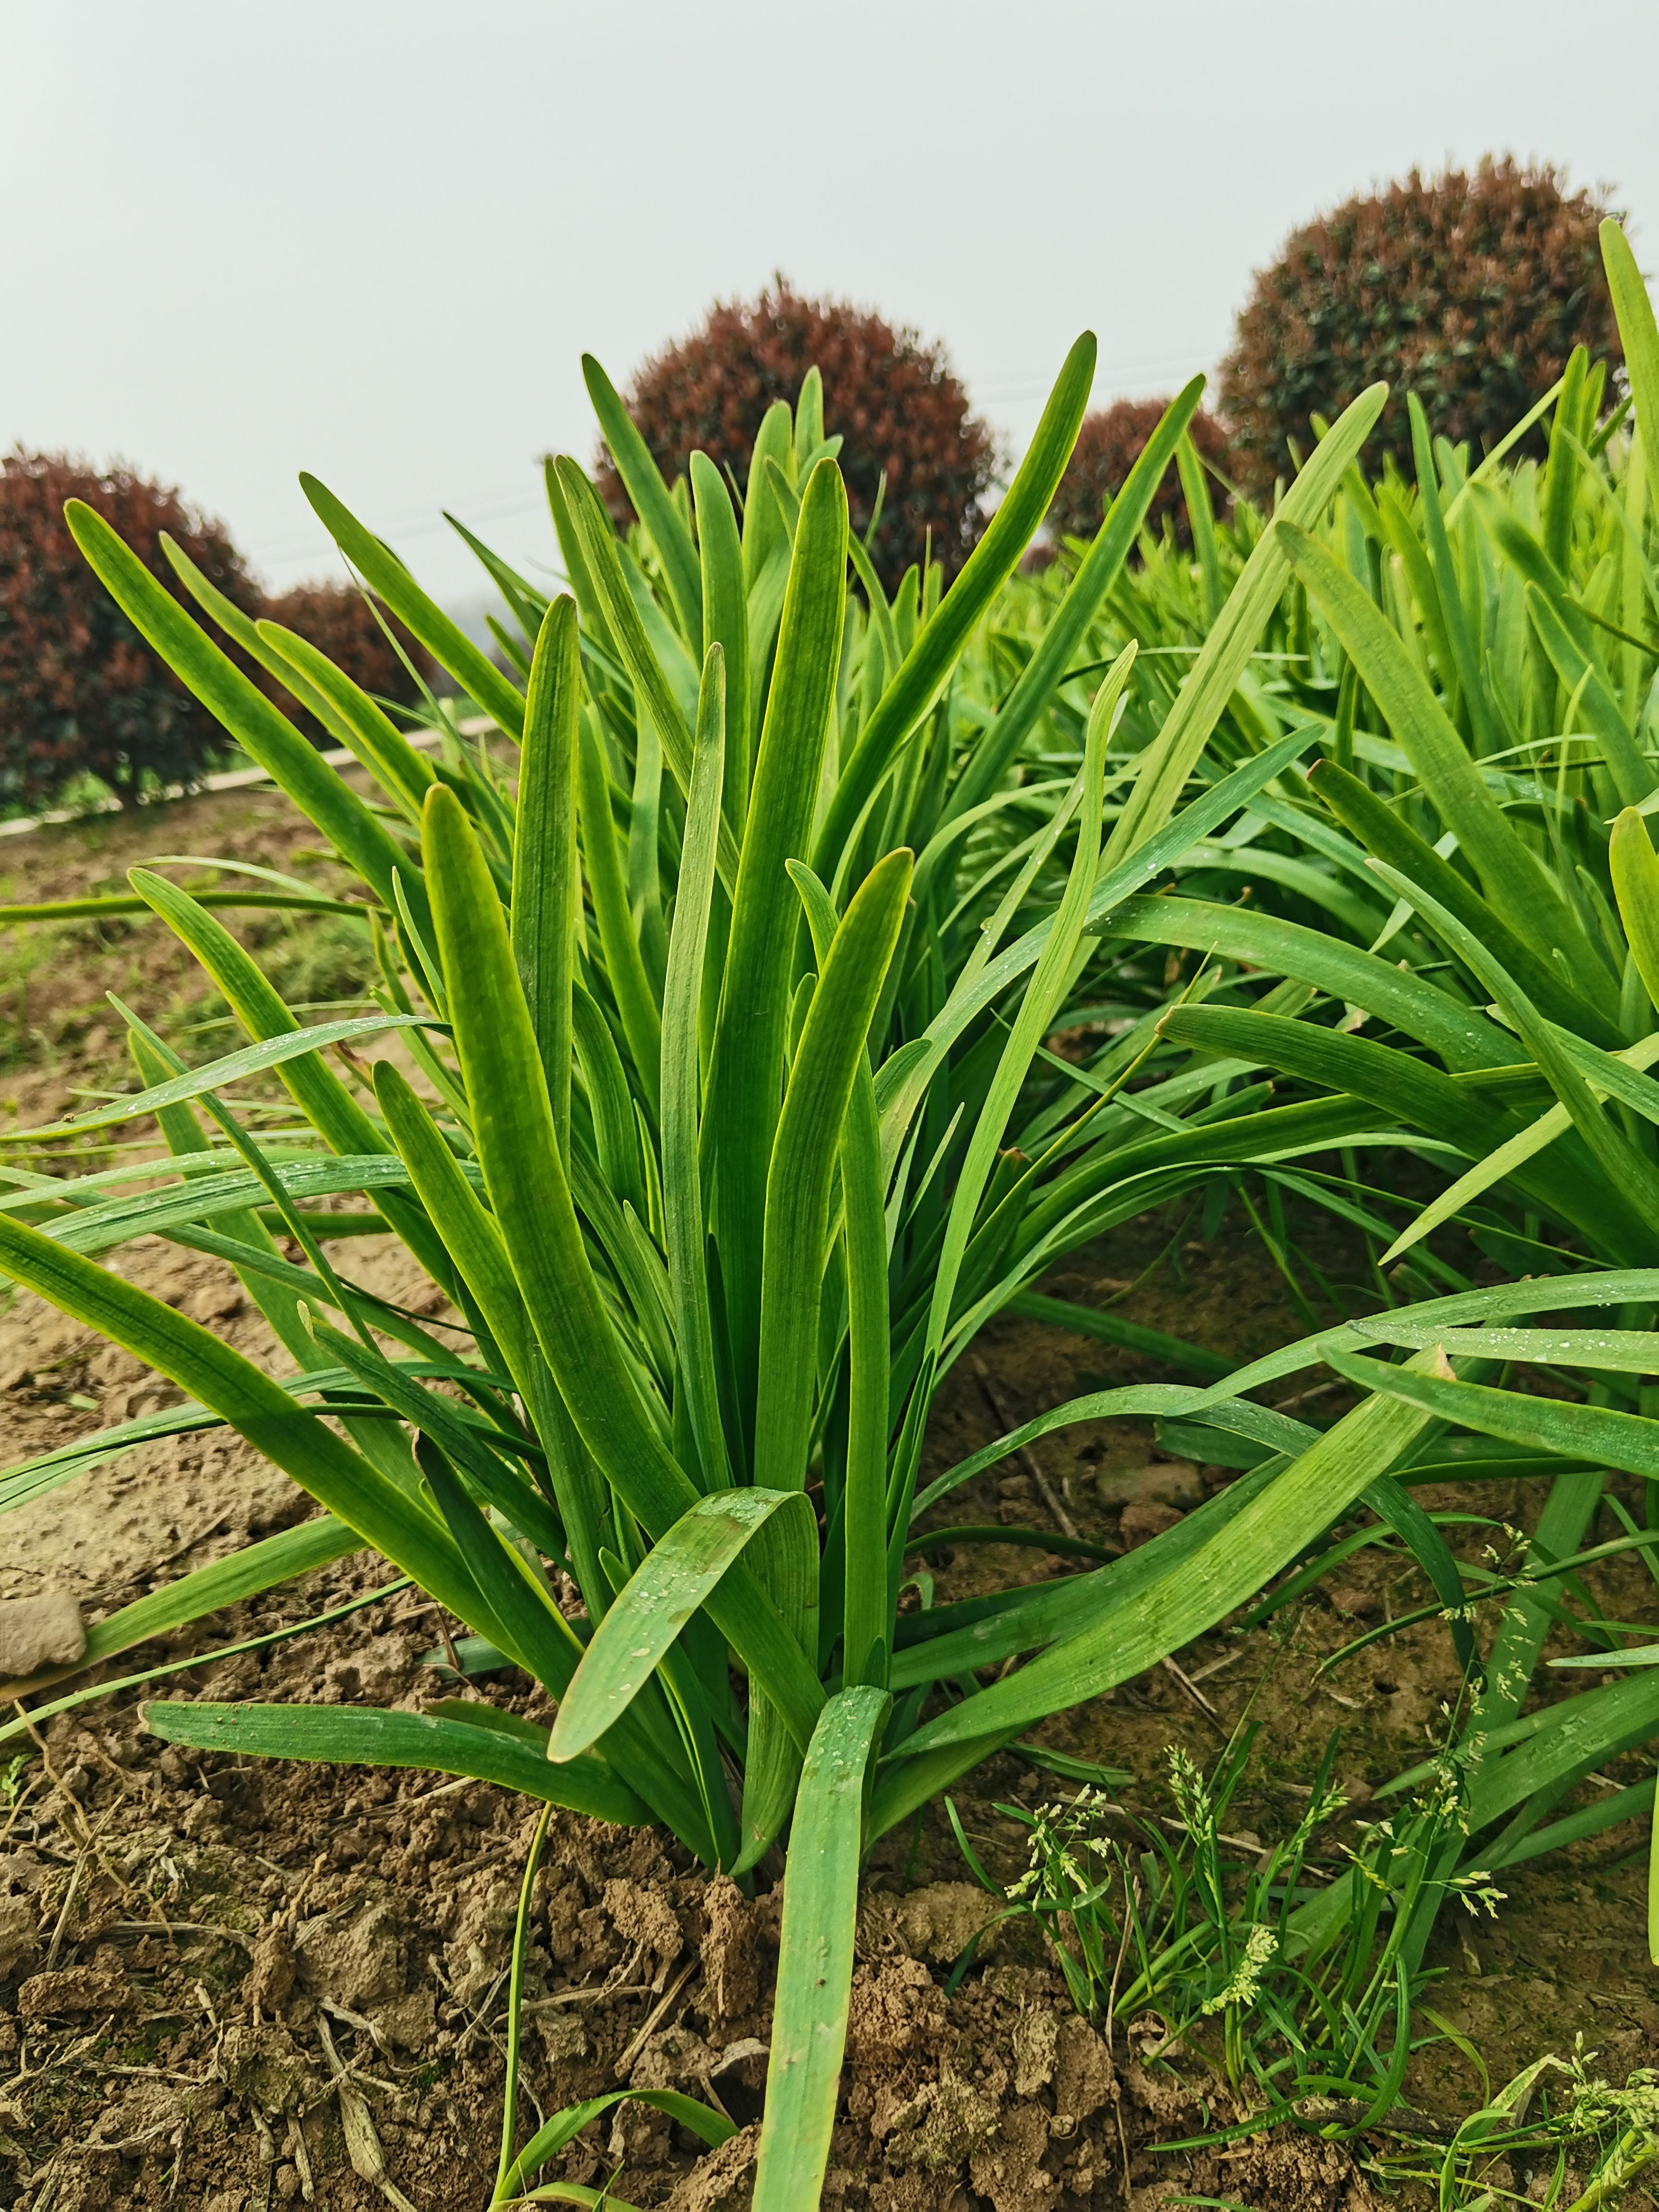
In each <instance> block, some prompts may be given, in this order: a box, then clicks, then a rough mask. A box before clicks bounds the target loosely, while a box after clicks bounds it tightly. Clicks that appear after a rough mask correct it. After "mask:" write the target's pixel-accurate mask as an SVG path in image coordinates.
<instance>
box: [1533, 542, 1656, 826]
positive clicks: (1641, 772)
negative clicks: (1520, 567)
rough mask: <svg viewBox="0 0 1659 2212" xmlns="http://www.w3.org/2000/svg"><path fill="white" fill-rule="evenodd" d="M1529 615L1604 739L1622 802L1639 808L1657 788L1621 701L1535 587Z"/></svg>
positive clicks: (1558, 669)
mask: <svg viewBox="0 0 1659 2212" xmlns="http://www.w3.org/2000/svg"><path fill="white" fill-rule="evenodd" d="M1527 612H1528V614H1529V615H1530V616H1531V617H1532V625H1533V628H1534V629H1535V630H1536V631H1537V633H1538V636H1539V641H1540V642H1541V644H1542V646H1543V647H1544V650H1545V652H1546V653H1548V655H1549V657H1550V661H1551V664H1552V665H1553V668H1554V670H1555V672H1556V674H1557V675H1558V676H1559V678H1560V679H1561V681H1562V683H1563V684H1565V686H1566V687H1567V690H1569V691H1570V692H1571V694H1572V696H1573V697H1574V698H1575V699H1576V700H1577V702H1578V711H1579V713H1580V714H1582V715H1583V718H1584V720H1585V721H1586V722H1587V723H1588V724H1589V727H1590V728H1591V729H1592V730H1593V731H1594V732H1595V735H1596V736H1597V737H1598V738H1600V739H1601V751H1602V757H1603V758H1604V759H1605V760H1606V762H1607V767H1608V769H1610V771H1611V772H1612V775H1613V782H1614V784H1615V786H1616V787H1617V788H1618V792H1619V798H1620V804H1621V805H1625V806H1639V805H1641V803H1642V801H1643V800H1644V799H1646V798H1648V797H1649V796H1650V793H1652V791H1653V789H1654V775H1653V770H1652V769H1651V768H1650V766H1649V764H1648V762H1647V760H1646V758H1645V757H1644V754H1643V752H1642V750H1641V748H1640V747H1639V745H1638V744H1637V743H1636V741H1635V740H1634V738H1632V736H1631V733H1630V730H1629V728H1628V726H1626V721H1625V717H1624V714H1623V711H1622V709H1621V708H1620V705H1619V702H1618V701H1617V700H1616V699H1615V698H1614V697H1613V693H1612V692H1611V691H1610V690H1608V688H1607V678H1605V677H1604V676H1603V675H1602V673H1601V670H1600V669H1599V668H1598V667H1597V665H1596V664H1595V656H1594V655H1593V654H1592V653H1587V652H1585V650H1584V649H1583V647H1582V646H1581V645H1579V643H1578V642H1577V640H1576V639H1575V638H1574V636H1573V635H1572V633H1571V630H1570V629H1568V628H1567V625H1566V623H1565V622H1563V620H1562V619H1561V616H1560V613H1559V610H1558V609H1557V607H1556V606H1555V605H1554V604H1553V601H1552V600H1551V599H1550V598H1549V596H1548V595H1547V593H1546V592H1541V590H1540V589H1539V587H1538V586H1537V585H1536V584H1528V586H1527Z"/></svg>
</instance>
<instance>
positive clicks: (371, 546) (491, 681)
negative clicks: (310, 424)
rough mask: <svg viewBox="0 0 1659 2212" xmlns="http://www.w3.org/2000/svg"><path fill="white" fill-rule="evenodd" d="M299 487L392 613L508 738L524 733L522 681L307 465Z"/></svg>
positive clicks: (354, 565)
mask: <svg viewBox="0 0 1659 2212" xmlns="http://www.w3.org/2000/svg"><path fill="white" fill-rule="evenodd" d="M300 489H301V491H302V492H303V493H304V494H305V495H306V497H307V500H308V501H310V502H311V506H312V509H313V513H315V514H316V517H317V520H319V522H320V523H321V524H322V526H323V527H324V529H325V530H326V531H327V532H328V534H329V536H330V537H331V538H332V539H333V540H334V542H335V544H337V546H338V547H339V549H340V550H341V552H342V553H343V554H344V555H345V556H346V558H347V560H348V561H349V562H350V563H351V565H352V567H353V568H355V569H356V571H357V574H359V575H360V576H361V577H362V579H363V580H364V582H365V583H367V584H368V585H369V586H371V588H372V589H373V590H374V591H375V592H378V593H379V595H380V598H381V599H384V600H385V601H386V605H387V606H389V607H390V608H391V609H392V612H393V614H395V615H396V616H398V618H399V620H400V621H402V622H404V623H406V624H407V625H408V627H409V628H410V629H411V630H413V632H414V633H415V635H416V637H417V638H419V640H420V641H421V643H422V645H423V646H424V647H426V649H427V651H428V653H430V654H431V655H432V657H433V659H435V661H437V663H438V664H439V665H440V666H441V667H443V668H447V670H448V671H449V672H450V674H451V675H452V676H453V678H455V680H456V682H457V683H458V684H460V685H461V686H462V687H463V689H464V690H466V691H467V692H469V693H470V694H471V696H472V697H473V698H474V699H476V700H477V702H478V704H479V706H481V707H482V708H483V710H484V712H485V714H488V715H489V716H490V717H491V718H492V720H495V721H496V722H498V723H499V724H500V725H501V728H502V729H503V730H505V731H506V732H507V736H508V737H510V738H515V739H516V738H520V737H522V736H523V734H524V712H525V706H524V694H523V693H522V692H521V691H520V690H519V689H518V687H517V685H516V684H509V683H508V681H507V678H506V677H505V676H503V675H502V674H501V671H500V669H499V668H497V667H496V665H495V662H494V661H493V660H491V659H489V656H488V655H487V654H485V653H481V652H480V651H479V650H478V647H477V646H476V645H474V644H473V642H472V641H471V638H470V637H468V636H467V635H466V634H465V631H464V630H462V629H459V627H458V626H457V624H456V623H453V622H452V621H451V620H450V618H449V617H448V616H447V614H446V613H445V612H444V611H443V609H442V608H441V606H439V605H437V603H436V602H435V600H433V599H428V596H427V594H426V593H425V592H423V591H422V589H421V587H420V586H419V585H418V584H417V583H416V580H415V579H414V578H413V576H411V575H410V573H409V571H408V569H407V568H404V564H403V562H401V561H400V560H399V559H398V556H397V555H396V554H395V553H394V552H393V551H392V549H391V547H390V546H389V545H387V544H386V543H385V541H384V540H383V539H381V538H377V537H375V535H374V532H373V531H371V530H366V529H365V528H364V527H363V526H362V523H361V522H359V521H358V520H357V518H356V515H355V514H353V513H352V512H351V510H350V508H349V507H346V506H345V505H344V504H343V502H342V501H339V500H337V499H336V497H335V496H334V494H333V493H332V492H331V491H330V489H328V487H327V485H326V484H325V483H319V480H318V479H317V478H316V477H313V476H312V475H310V474H309V473H308V472H307V471H305V470H303V469H302V470H301V471H300Z"/></svg>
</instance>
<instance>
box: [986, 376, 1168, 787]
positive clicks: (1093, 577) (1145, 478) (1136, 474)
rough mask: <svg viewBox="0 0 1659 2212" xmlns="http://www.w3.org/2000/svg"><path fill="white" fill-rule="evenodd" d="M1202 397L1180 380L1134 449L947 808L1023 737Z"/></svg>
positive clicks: (996, 775) (1118, 564) (1124, 555)
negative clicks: (1102, 516) (1126, 469)
mask: <svg viewBox="0 0 1659 2212" xmlns="http://www.w3.org/2000/svg"><path fill="white" fill-rule="evenodd" d="M1203 396H1204V379H1203V378H1202V377H1201V376H1195V377H1194V378H1193V380H1192V381H1191V382H1190V383H1188V384H1187V385H1185V386H1182V390H1181V391H1180V392H1177V393H1176V397H1175V398H1173V399H1172V400H1171V401H1170V404H1169V405H1168V406H1167V407H1166V408H1165V409H1164V413H1163V415H1162V416H1160V418H1159V420H1158V427H1157V428H1156V429H1154V431H1153V432H1152V436H1151V437H1150V438H1149V439H1148V440H1147V441H1146V444H1145V445H1144V446H1143V447H1141V449H1140V452H1139V453H1138V454H1137V455H1136V457H1135V461H1134V465H1133V467H1132V468H1131V469H1130V471H1129V473H1128V475H1127V477H1125V478H1124V480H1123V483H1122V486H1121V489H1120V490H1119V492H1118V495H1117V496H1116V498H1115V499H1114V500H1113V501H1112V503H1111V505H1110V507H1109V508H1108V510H1107V513H1106V520H1105V523H1104V526H1103V527H1102V529H1101V530H1099V531H1098V532H1097V533H1096V535H1095V536H1094V537H1093V538H1091V540H1090V542H1089V550H1088V551H1087V552H1086V553H1085V555H1084V556H1083V558H1082V560H1081V561H1080V562H1079V564H1078V572H1077V574H1076V575H1075V576H1074V577H1073V579H1072V582H1071V585H1070V587H1069V588H1068V590H1067V592H1066V596H1065V598H1064V599H1062V600H1061V601H1060V605H1059V606H1058V607H1057V608H1056V609H1055V610H1054V613H1053V615H1052V616H1051V617H1049V620H1048V623H1047V625H1046V627H1045V628H1044V629H1043V633H1042V637H1041V639H1040V640H1039V641H1038V643H1037V647H1036V652H1035V653H1033V654H1032V655H1031V658H1030V660H1028V661H1027V662H1026V664H1025V666H1024V669H1023V670H1022V671H1021V672H1020V676H1019V679H1018V682H1017V683H1016V684H1015V685H1014V688H1013V690H1012V691H1011V692H1010V693H1009V694H1008V696H1007V698H1006V700H1005V701H1004V702H1003V704H1002V706H1001V708H1000V709H999V711H998V714H997V718H996V720H995V721H994V723H993V724H992V725H991V726H990V728H989V729H988V730H987V732H986V734H985V736H984V737H983V738H981V741H980V748H979V750H978V752H977V753H976V755H975V757H974V759H973V761H972V762H971V763H969V768H968V769H967V772H966V773H965V774H964V775H963V778H962V781H960V782H959V783H958V784H957V787H956V790H955V791H954V792H953V793H952V794H951V813H952V814H953V815H954V814H962V813H965V812H966V811H969V809H970V808H972V807H974V806H975V805H978V804H979V803H980V802H981V800H982V799H984V798H985V797H986V796H987V793H990V792H992V791H994V790H995V788H996V787H997V786H998V784H999V783H1000V781H1002V778H1003V776H1004V775H1006V772H1007V769H1008V766H1009V763H1011V762H1012V759H1013V757H1014V755H1015V754H1016V753H1017V752H1018V750H1019V747H1020V746H1021V744H1023V743H1024V739H1025V738H1026V736H1027V734H1028V732H1030V730H1031V728H1032V727H1033V726H1034V725H1035V723H1036V719H1037V717H1038V715H1039V714H1041V713H1042V710H1043V708H1045V707H1046V706H1047V705H1048V701H1049V698H1050V696H1051V695H1052V694H1053V692H1054V688H1055V686H1056V685H1057V684H1059V683H1060V680H1061V678H1063V677H1064V675H1065V674H1066V671H1067V670H1068V669H1069V668H1070V666H1071V665H1072V662H1073V659H1074V658H1075V657H1076V654H1077V653H1078V650H1079V647H1080V646H1081V645H1082V643H1083V641H1084V640H1085V638H1086V637H1087V635H1088V633H1089V628H1090V625H1091V623H1093V621H1094V620H1095V617H1097V614H1098V613H1099V611H1100V609H1101V607H1102V605H1103V604H1104V602H1105V599H1106V596H1107V594H1108V592H1109V591H1110V590H1111V588H1112V586H1113V585H1114V584H1115V582H1116V581H1117V579H1118V577H1119V576H1120V575H1121V573H1122V570H1123V564H1124V562H1126V561H1127V559H1128V557H1129V556H1130V554H1131V553H1133V550H1134V549H1135V545H1136V544H1137V542H1138V540H1139V537H1140V531H1141V526H1142V524H1143V523H1144V522H1145V521H1146V516H1147V513H1148V511H1149V510H1150V508H1151V507H1152V501H1153V499H1154V498H1155V497H1156V495H1157V493H1158V486H1159V484H1160V483H1162V482H1163V480H1164V471H1166V470H1167V469H1168V467H1169V465H1170V459H1171V457H1172V455H1173V454H1174V453H1175V451H1176V446H1177V445H1178V443H1179V442H1180V440H1181V437H1182V434H1183V432H1184V431H1185V430H1186V428H1187V425H1188V422H1191V420H1192V418H1193V416H1194V414H1195V413H1196V412H1197V409H1198V403H1199V401H1200V399H1201V398H1203Z"/></svg>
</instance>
